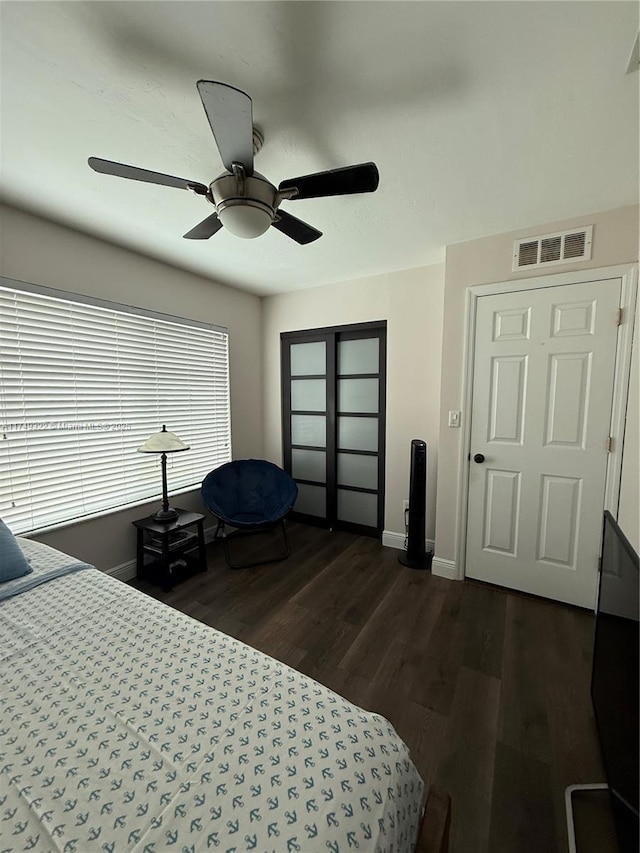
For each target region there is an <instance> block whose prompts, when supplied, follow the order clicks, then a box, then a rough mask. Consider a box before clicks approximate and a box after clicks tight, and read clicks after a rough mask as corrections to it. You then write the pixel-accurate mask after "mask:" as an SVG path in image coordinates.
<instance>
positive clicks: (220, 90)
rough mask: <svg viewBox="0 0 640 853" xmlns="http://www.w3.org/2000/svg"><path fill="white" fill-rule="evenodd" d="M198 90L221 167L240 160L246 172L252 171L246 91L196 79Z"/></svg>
mask: <svg viewBox="0 0 640 853" xmlns="http://www.w3.org/2000/svg"><path fill="white" fill-rule="evenodd" d="M198 93H199V94H200V99H201V100H202V105H203V107H204V111H205V112H206V114H207V118H208V119H209V124H210V125H211V130H212V131H213V135H214V137H215V140H216V145H217V146H218V151H219V152H220V157H221V158H222V162H223V163H224V167H225V169H226V170H227V171H228V172H231V171H232V168H231V167H232V165H233V164H234V163H242V165H243V166H244V170H245V172H246V174H247V175H252V174H253V108H252V104H251V98H250V97H249V95H247V94H246V92H242V91H241V90H240V89H236V88H235V87H234V86H229V85H228V84H227V83H216V82H215V81H214V80H198Z"/></svg>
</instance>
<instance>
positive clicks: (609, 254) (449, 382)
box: [435, 206, 640, 561]
mask: <svg viewBox="0 0 640 853" xmlns="http://www.w3.org/2000/svg"><path fill="white" fill-rule="evenodd" d="M581 225H594V232H593V245H592V257H591V260H590V261H588V262H582V263H576V264H567V265H566V266H564V265H563V266H562V267H559V268H558V267H556V268H555V269H556V271H557V272H562V273H565V272H572V271H576V270H581V269H590V268H598V267H606V266H612V265H615V264H622V263H628V262H631V263H633V262H636V261H637V260H638V207H637V206H632V207H624V208H619V209H616V210H610V211H605V212H603V213H596V214H592V215H589V216H581V217H577V218H575V219H569V220H563V221H560V222H552V223H546V224H542V225H539V226H533V227H531V228H526V229H524V230H521V231H513V232H510V233H507V234H499V235H496V236H492V237H485V238H481V239H478V240H471V241H469V242H465V243H457V244H454V245H451V246H448V247H447V254H446V264H445V295H444V328H443V350H442V394H441V397H440V430H439V434H440V439H439V449H438V492H437V519H436V548H435V552H436V556H437V557H440V558H442V559H447V560H454V561H455V560H457V553H456V538H457V521H458V519H457V512H458V473H459V472H458V462H459V452H460V442H461V440H462V435H463V431H462V430H460V429H451V428H449V427H447V424H446V415H447V412H448V411H449V410H450V409H462V372H463V364H462V353H463V347H464V305H465V291H466V289H467V288H468V287H471V286H473V285H478V284H490V283H493V282H499V281H508V280H511V279H521V278H529V277H533V276H540V275H542V274H544V273H543V271H541V270H540V269H535V270H530V271H528V272H518V273H514V272H512V270H511V264H512V254H513V241H514V240H516V239H519V238H523V237H528V236H535V235H537V234H546V233H550V232H554V231H563V230H565V229H570V228H577V227H580V226H581ZM639 336H640V332H638V333H637V334H636V345H635V348H636V350H637V347H638V345H637V341H638V337H639ZM636 360H637V353H636ZM466 415H467V413H466V412H463V419H464V418H465V416H466ZM628 429H629V431H630V432H633V433H635V435H636V436H637V433H638V413H637V409H636V412H635V413H634V415H633V416H632V417H631V418H630V420H629V424H628ZM636 446H637V445H636ZM634 467H635V470H634ZM637 476H638V471H637V451H636V461H635V463H633V460H630V464H629V465H628V466H625V477H626V478H627V481H628V482H629V478H631V480H633V479H634V478H635V482H637ZM632 492H633V490H632V488H628V489H627V490H626V491H625V496H624V497H625V501H630V502H632V503H633V501H634V500H635V506H628V507H627V506H626V505H625V507H624V513H625V516H626V515H633V513H634V512H635V517H636V518H637V515H638V505H637V490H636V492H635V497H634V496H633V493H632Z"/></svg>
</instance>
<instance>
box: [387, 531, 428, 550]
mask: <svg viewBox="0 0 640 853" xmlns="http://www.w3.org/2000/svg"><path fill="white" fill-rule="evenodd" d="M404 540H405V535H404V533H394V532H393V530H384V531H383V532H382V544H383V545H386V546H387V548H397V549H398V550H399V551H404ZM425 544H426V546H427V551H433V546H434V544H435V543H434V541H433V539H425Z"/></svg>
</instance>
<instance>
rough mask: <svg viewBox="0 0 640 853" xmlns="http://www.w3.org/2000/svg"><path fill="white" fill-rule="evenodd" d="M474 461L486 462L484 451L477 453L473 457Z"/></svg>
mask: <svg viewBox="0 0 640 853" xmlns="http://www.w3.org/2000/svg"><path fill="white" fill-rule="evenodd" d="M473 461H474V462H484V453H476V455H475V456H474V457H473Z"/></svg>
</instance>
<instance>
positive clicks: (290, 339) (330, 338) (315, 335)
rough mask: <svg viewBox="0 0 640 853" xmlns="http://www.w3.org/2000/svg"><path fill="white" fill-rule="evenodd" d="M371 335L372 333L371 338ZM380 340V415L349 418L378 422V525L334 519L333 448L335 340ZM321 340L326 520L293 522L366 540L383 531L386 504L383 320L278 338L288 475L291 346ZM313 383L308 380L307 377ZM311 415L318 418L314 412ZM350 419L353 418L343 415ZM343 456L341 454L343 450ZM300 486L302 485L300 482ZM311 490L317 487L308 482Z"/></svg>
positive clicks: (335, 451)
mask: <svg viewBox="0 0 640 853" xmlns="http://www.w3.org/2000/svg"><path fill="white" fill-rule="evenodd" d="M372 333H373V334H372ZM371 337H377V338H378V342H379V344H378V373H377V377H378V412H377V415H373V414H372V413H367V414H366V415H364V414H361V413H353V414H355V416H356V417H358V416H366V417H372V416H375V417H377V419H378V450H377V457H378V488H377V489H376V490H375V493H376V494H377V497H378V508H377V526H376V527H375V528H374V527H370V526H368V525H363V524H356V523H354V522H349V521H341V520H339V519H338V517H337V516H338V507H337V500H338V483H337V454H338V449H337V443H338V435H337V432H338V411H337V405H338V400H337V397H338V393H337V391H338V389H337V383H338V378H339V376H338V372H337V368H338V365H337V351H338V343H339V341H346V340H358V339H362V338H371ZM315 341H324V342H325V346H326V411H325V415H326V431H327V434H326V448H325V449H326V513H325V515H326V517H325V518H320V517H318V516H312V515H307V514H304V513H300V512H295V511H294V512H293V513H292V518H293V519H294V520H296V521H301V522H303V523H304V524H311V525H315V526H320V527H325V528H329V529H339V530H346V531H349V532H352V533H359V534H361V535H365V536H375V537H377V538H380V537H381V536H382V532H383V529H384V499H385V455H386V446H385V438H386V404H387V321H386V320H377V321H373V322H368V323H353V324H350V325H344V326H330V327H326V328H318V329H305V330H302V331H295V332H282V333H281V334H280V348H281V362H280V363H281V365H282V369H281V383H282V442H283V465H284V469H285V470H286V471H288V472H289V473H291V471H292V447H291V379H292V376H291V360H290V346H291V344H297V343H312V342H315ZM366 376H369V374H362V375H360V374H349V375H348V378H365V377H366ZM306 378H311V376H309V377H306ZM315 414H320V413H319V412H315ZM347 414H349V415H351V414H352V413H347ZM343 452H344V451H343ZM349 452H350V453H352V454H353V455H369V456H370V455H375V454H374V453H372V452H369V451H349ZM300 482H306V481H303V480H300ZM309 483H310V484H311V485H319V484H317V483H313V482H311V481H309ZM340 488H341V489H344V490H346V491H353V492H364V493H366V494H371V493H373V491H374V490H371V489H364V488H358V487H355V486H340Z"/></svg>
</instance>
